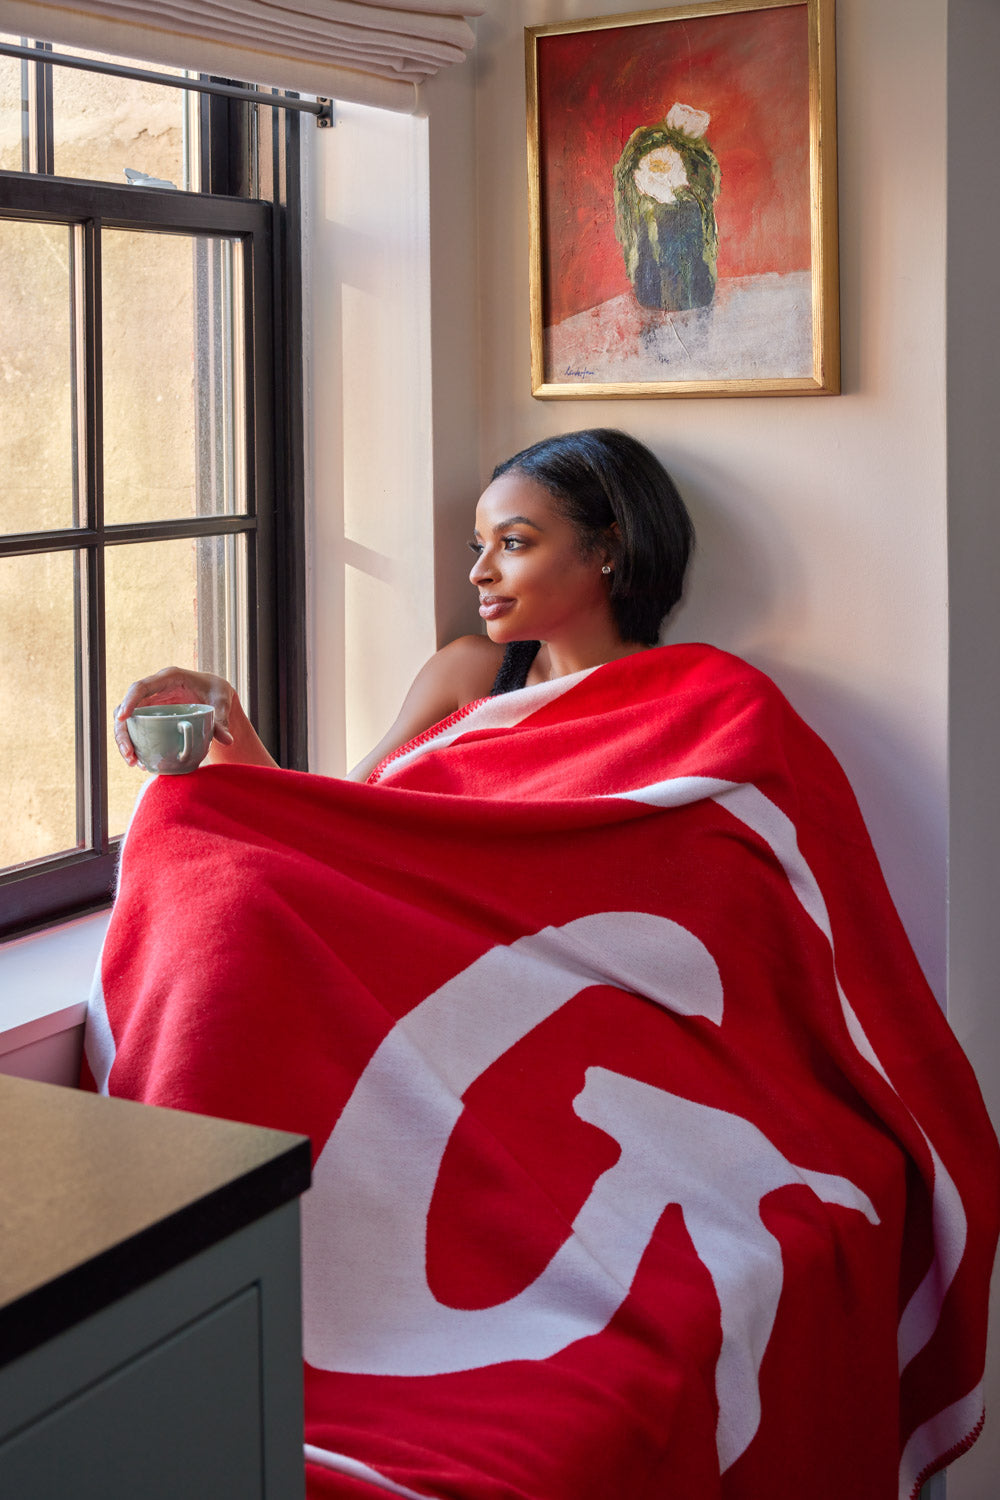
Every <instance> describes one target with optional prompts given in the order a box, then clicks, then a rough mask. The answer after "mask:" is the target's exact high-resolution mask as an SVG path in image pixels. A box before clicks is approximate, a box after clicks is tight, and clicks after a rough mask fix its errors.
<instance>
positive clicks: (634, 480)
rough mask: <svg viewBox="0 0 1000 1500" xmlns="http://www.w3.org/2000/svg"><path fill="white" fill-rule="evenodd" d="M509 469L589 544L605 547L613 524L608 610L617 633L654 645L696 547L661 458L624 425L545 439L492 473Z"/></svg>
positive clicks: (591, 547) (594, 547) (688, 519)
mask: <svg viewBox="0 0 1000 1500" xmlns="http://www.w3.org/2000/svg"><path fill="white" fill-rule="evenodd" d="M511 472H516V473H518V474H524V475H525V477H526V478H528V479H533V480H534V481H535V482H536V484H540V485H541V486H542V488H543V489H546V490H548V492H549V494H550V495H551V496H552V497H553V498H554V499H555V500H557V501H558V502H559V506H560V509H561V510H562V512H563V514H564V515H565V516H566V519H567V520H569V521H572V523H573V525H574V526H575V527H576V528H577V530H578V531H579V533H580V539H581V543H582V545H583V546H584V547H585V548H586V549H587V550H588V551H590V550H595V551H596V550H597V549H598V548H602V547H607V545H608V535H607V533H608V528H609V527H610V526H612V525H613V524H615V523H617V525H618V538H617V540H616V541H613V543H612V545H613V548H614V572H613V575H612V579H611V593H610V602H611V612H612V615H613V616H614V621H615V624H616V626H617V628H618V631H619V634H620V635H621V637H622V640H625V641H638V642H640V643H641V644H642V645H644V646H655V645H656V642H657V640H658V639H659V634H660V626H661V624H662V623H663V619H664V617H665V616H666V615H667V614H668V613H669V611H670V610H671V609H673V607H674V605H675V604H676V603H677V601H678V599H679V598H680V596H681V590H682V588H683V586H684V574H685V571H686V570H687V565H688V559H689V558H690V556H691V549H692V548H693V546H694V527H693V526H692V524H691V517H690V516H689V515H688V513H687V508H686V506H685V504H684V501H683V500H682V499H681V497H680V495H679V494H678V493H677V489H676V487H675V485H674V482H673V480H672V479H671V478H670V475H669V474H668V473H667V471H666V469H665V468H664V467H663V465H662V464H661V463H660V461H659V459H658V458H656V457H655V456H654V455H653V454H652V453H651V452H650V451H649V449H648V448H647V447H646V446H645V445H644V444H643V443H640V442H638V441H637V440H636V439H635V438H633V437H629V435H628V433H626V432H618V431H616V430H615V429H614V428H612V427H592V428H589V429H587V430H585V431H584V432H568V433H565V434H564V435H563V436H561V437H550V438H543V440H542V441H541V442H540V443H534V444H532V446H531V447H530V448H525V449H524V451H523V452H521V453H515V454H514V457H513V458H508V459H507V460H506V462H505V463H502V464H497V466H496V468H495V469H494V470H493V478H494V479H499V478H500V476H501V475H502V474H509V473H511Z"/></svg>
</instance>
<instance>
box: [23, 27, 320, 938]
mask: <svg viewBox="0 0 1000 1500" xmlns="http://www.w3.org/2000/svg"><path fill="white" fill-rule="evenodd" d="M0 42H6V43H10V44H12V45H18V46H26V45H28V44H26V43H23V42H22V41H21V39H20V38H0ZM46 51H47V49H45V48H42V47H39V48H37V49H34V52H35V53H36V54H37V60H36V55H33V56H32V57H31V58H30V59H20V58H14V57H10V56H3V55H0V474H2V475H3V482H2V485H0V765H2V766H3V777H2V782H0V786H2V791H0V935H6V934H10V933H12V932H15V931H23V930H25V929H26V928H27V927H29V926H33V925H39V924H41V923H44V922H50V921H53V920H57V919H60V918H63V917H66V916H68V915H71V914H74V913H77V912H81V911H85V910H90V909H93V908H95V907H97V906H100V905H102V904H104V903H105V902H106V901H107V899H108V893H109V889H110V885H111V880H112V876H113V868H114V859H115V853H116V845H117V840H118V838H119V836H120V835H121V833H122V831H123V829H124V827H125V823H126V821H127V818H128V814H129V810H130V808H131V806H132V804H133V802H134V800H135V795H136V792H137V790H138V786H139V776H138V773H137V772H135V771H130V770H128V768H126V767H125V766H124V764H123V763H122V762H121V761H120V759H119V757H118V754H117V751H116V750H115V749H114V742H113V739H112V738H111V736H110V733H109V729H110V713H111V711H112V709H113V706H114V704H115V703H117V701H118V699H119V698H120V696H121V694H122V693H123V692H124V690H125V688H126V687H127V686H128V684H129V683H130V682H131V681H133V680H134V679H135V678H136V677H138V676H142V675H145V674H146V673H148V672H150V671H153V670H155V669H156V668H157V667H160V666H165V665H167V664H168V663H172V662H175V663H178V664H181V665H190V666H193V667H198V668H199V669H201V670H207V671H215V672H221V673H222V674H223V675H225V676H227V677H228V678H229V679H230V680H231V681H232V682H234V684H235V685H236V686H237V688H238V690H239V692H240V696H241V698H242V700H243V702H244V704H245V705H246V706H247V708H248V711H249V713H250V715H251V717H252V719H253V720H254V723H255V724H256V726H257V729H258V732H259V733H260V734H261V736H262V738H263V739H264V741H265V743H266V744H267V745H268V747H269V748H270V750H271V752H272V754H274V755H275V756H276V758H278V760H279V761H280V762H281V763H282V764H285V765H292V766H296V767H302V766H304V764H305V743H304V726H305V704H304V665H303V663H304V646H303V640H302V613H303V608H302V597H303V589H302V568H303V561H302V543H301V531H302V522H301V510H302V504H301V463H300V457H299V450H300V446H301V444H300V411H301V401H300V377H299V373H298V370H299V359H298V351H297V347H296V338H297V333H298V328H299V326H300V308H299V305H298V303H299V294H298V285H299V282H298V226H297V179H298V163H297V146H298V118H297V115H295V114H293V113H290V112H288V111H286V110H281V109H270V108H263V107H261V106H259V105H258V104H256V103H255V102H253V101H252V100H250V101H246V100H234V99H232V98H229V97H218V96H214V95H205V94H200V93H196V92H194V91H193V90H192V89H191V88H190V87H185V82H186V81H187V80H185V77H184V75H180V74H178V75H176V76H177V79H178V85H179V86H178V87H165V86H163V85H161V84H153V83H150V82H148V81H140V80H135V79H129V78H120V77H107V76H101V75H98V74H96V73H92V72H89V71H78V70H76V69H73V70H72V71H71V70H70V69H68V68H65V67H60V66H57V65H53V64H52V63H50V62H48V61H46ZM60 51H61V52H65V53H66V54H71V53H72V49H69V48H66V49H60ZM72 55H75V56H77V57H84V56H85V55H84V54H81V53H75V54H72ZM86 57H87V60H88V61H94V60H97V61H100V59H96V57H95V55H93V54H88V55H86ZM116 61H120V60H116ZM134 66H136V67H138V66H139V65H134ZM268 97H270V96H268Z"/></svg>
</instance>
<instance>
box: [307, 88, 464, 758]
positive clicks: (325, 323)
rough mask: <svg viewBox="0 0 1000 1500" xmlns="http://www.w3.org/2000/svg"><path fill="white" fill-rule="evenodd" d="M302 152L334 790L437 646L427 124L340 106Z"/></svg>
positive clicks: (318, 692) (327, 723) (319, 743)
mask: <svg viewBox="0 0 1000 1500" xmlns="http://www.w3.org/2000/svg"><path fill="white" fill-rule="evenodd" d="M313 149H314V151H315V155H314V158H313V167H314V179H313V181H314V192H315V218H314V221H313V223H312V225H311V228H310V234H309V236H308V239H309V254H310V258H311V261H312V267H313V270H312V275H313V287H314V291H313V299H312V306H313V323H312V326H311V329H310V339H311V344H312V351H313V352H312V360H313V380H314V382H315V385H316V386H317V388H321V389H323V390H326V391H330V392H331V399H330V407H329V410H330V413H331V417H330V420H329V422H326V421H324V416H323V414H322V413H317V419H316V427H315V431H314V434H313V445H312V446H313V453H312V459H313V467H314V486H315V493H316V496H317V506H316V515H315V517H314V520H313V528H314V532H313V537H312V539H311V545H310V547H309V565H310V584H309V599H310V679H311V683H312V693H311V704H310V708H311V721H310V746H311V753H310V762H311V767H312V769H314V770H317V771H321V772H324V773H326V774H332V775H340V774H342V773H343V771H344V770H345V769H347V768H348V767H349V766H350V765H353V764H354V763H356V762H357V761H358V760H359V759H360V758H361V757H362V756H363V755H364V754H366V753H367V752H368V751H369V750H370V749H371V747H372V745H373V744H375V743H376V742H377V741H378V740H379V739H380V738H381V737H382V735H383V734H384V733H385V731H386V729H387V728H388V726H389V725H390V724H391V723H392V721H393V719H394V718H395V716H396V713H397V711H398V709H399V706H400V703H401V702H402V699H403V696H404V694H405V692H406V689H407V687H408V686H409V684H410V682H411V681H412V679H413V676H414V674H415V673H416V671H417V669H418V668H419V667H420V666H421V665H422V663H423V662H424V661H425V660H426V659H427V657H428V656H430V655H431V653H432V652H433V650H434V647H435V644H436V640H435V628H434V558H433V537H434V525H433V508H432V504H431V476H432V453H431V421H430V334H429V322H430V293H429V263H428V225H427V201H428V198H427V122H426V121H425V120H419V119H412V118H409V117H406V116H403V115H394V114H390V113H388V112H387V111H382V110H374V109H366V108H364V107H363V106H360V105H356V106H347V105H338V106H337V123H336V126H335V128H334V130H333V131H331V132H329V133H325V139H324V140H322V141H321V142H319V143H314V145H313ZM372 183H376V184H377V186H378V191H372V186H371V185H372ZM320 273H321V274H320ZM334 391H337V393H338V395H339V399H340V406H339V409H338V404H337V400H336V399H334V397H333V392H334ZM334 413H335V415H333V414H334Z"/></svg>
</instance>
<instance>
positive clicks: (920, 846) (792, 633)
mask: <svg viewBox="0 0 1000 1500" xmlns="http://www.w3.org/2000/svg"><path fill="white" fill-rule="evenodd" d="M670 468H671V472H672V473H673V475H674V478H675V479H676V481H677V484H678V488H679V489H680V491H681V493H682V495H683V496H684V498H685V502H686V503H687V505H688V507H689V509H690V511H691V515H692V519H693V520H694V524H695V530H696V532H697V536H698V544H697V548H696V551H695V557H694V562H693V564H692V569H691V574H690V578H689V586H688V588H687V590H686V592H685V597H684V600H683V602H682V603H681V605H680V606H679V607H678V609H677V611H676V612H675V614H674V615H673V616H672V618H671V622H670V625H669V627H668V629H667V632H666V639H667V640H668V641H676V642H680V641H708V642H709V643H711V644H712V645H715V646H719V647H721V648H722V649H723V650H726V651H733V652H735V653H736V654H737V655H739V656H742V657H744V658H745V659H746V660H747V661H749V662H751V663H752V664H753V665H754V666H756V667H759V668H760V670H761V671H762V672H766V673H767V675H768V676H769V677H771V678H773V679H774V681H775V682H776V683H777V684H778V686H779V687H780V688H781V690H782V692H783V693H784V694H785V696H786V697H787V698H788V699H789V701H790V702H791V703H792V705H793V706H794V708H795V709H796V711H797V712H798V713H800V714H801V715H802V717H803V718H804V719H805V720H806V722H807V723H808V724H809V725H810V726H811V727H812V728H813V729H815V730H816V732H817V734H819V735H820V736H821V737H822V738H823V739H824V740H825V741H826V742H827V744H828V745H829V746H830V748H831V749H832V750H833V751H834V753H835V755H836V756H837V758H838V760H839V761H840V763H841V765H842V766H843V768H844V770H845V771H846V773H847V776H848V779H849V780H850V782H851V785H852V787H853V788H854V793H855V795H856V797H857V799H858V802H859V804H860V806H861V811H862V814H863V816H864V819H865V822H866V824H867V826H868V831H869V833H870V834H871V838H872V843H873V844H874V846H875V849H876V852H877V854H878V856H879V859H880V861H881V864H882V869H883V872H884V874H885V877H886V881H887V883H888V885H889V889H890V891H891V892H892V897H893V900H894V901H895V903H896V907H897V909H898V911H899V914H900V917H901V918H902V920H903V925H904V926H905V928H906V931H907V934H908V935H909V938H910V941H911V943H912V944H913V947H914V949H915V951H916V954H917V957H918V959H919V960H920V963H921V966H922V967H923V970H924V973H925V974H926V976H927V979H928V981H929V983H930V985H931V988H932V989H933V990H934V993H935V994H936V995H937V996H938V999H939V1000H940V1001H942V1002H943V999H944V996H945V994H946V957H947V955H946V946H945V939H946V921H945V913H946V905H945V903H946V871H947V809H946V791H945V786H944V782H943V768H942V767H941V766H940V765H937V764H936V763H935V762H934V761H933V759H932V758H931V757H930V756H928V755H927V754H925V753H924V752H923V751H922V749H921V743H920V742H919V741H918V739H917V738H916V736H914V734H913V733H912V730H911V728H910V727H908V726H907V725H905V724H903V723H902V722H901V721H900V720H899V718H898V716H894V713H893V710H892V705H891V704H890V703H889V702H888V701H883V700H876V699H875V698H874V697H873V696H872V695H871V694H869V695H868V696H866V695H864V694H863V693H860V692H854V691H852V690H851V688H850V685H849V684H845V682H844V681H843V680H836V679H834V678H833V677H830V676H825V675H823V674H822V673H820V672H817V671H810V670H804V669H802V668H800V667H797V666H795V665H791V664H790V663H789V659H788V658H789V654H790V652H789V646H790V644H792V643H794V640H795V637H796V635H797V634H799V633H800V632H805V631H807V630H808V628H809V620H808V614H809V606H808V590H807V583H806V579H805V576H804V572H803V568H802V565H801V561H800V558H799V554H798V552H797V551H796V548H795V546H794V545H793V542H792V539H791V537H790V536H789V534H788V533H787V532H786V531H785V530H783V529H782V528H780V527H778V526H771V527H769V526H768V525H767V523H766V516H767V514H768V510H769V507H768V505H767V502H766V497H764V496H761V495H760V494H757V493H754V492H753V490H752V489H750V488H747V489H746V490H742V491H740V490H737V491H734V490H733V481H732V476H731V475H730V474H728V473H723V472H716V471H714V470H712V469H711V468H709V467H706V466H705V465H704V463H703V462H702V460H701V458H700V457H699V458H698V460H697V464H696V466H694V465H692V467H691V468H690V469H688V468H687V467H686V465H685V461H684V455H678V454H677V453H671V456H670ZM719 495H725V496H726V497H727V498H726V503H725V506H722V505H721V504H720V503H719V501H718V499H717V498H716V497H718V496H719ZM747 517H753V518H754V520H753V522H752V523H748V522H747V520H746V518H747ZM791 654H794V652H793V653H791Z"/></svg>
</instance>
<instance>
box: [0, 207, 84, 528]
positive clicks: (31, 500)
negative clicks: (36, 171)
mask: <svg viewBox="0 0 1000 1500" xmlns="http://www.w3.org/2000/svg"><path fill="white" fill-rule="evenodd" d="M73 245H74V238H73V231H72V230H71V229H69V228H67V227H66V225H65V224H40V223H25V222H22V221H21V220H18V219H0V393H2V395H0V411H2V420H0V474H2V475H3V485H2V486H0V531H6V532H13V531H42V530H47V529H48V528H49V527H53V526H58V527H62V526H72V525H74V524H75V522H74V482H75V477H76V464H75V458H74V451H73V450H74V422H73V403H74V390H73V384H74V359H75V355H74V347H73V318H74V314H73V280H74V277H73Z"/></svg>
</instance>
